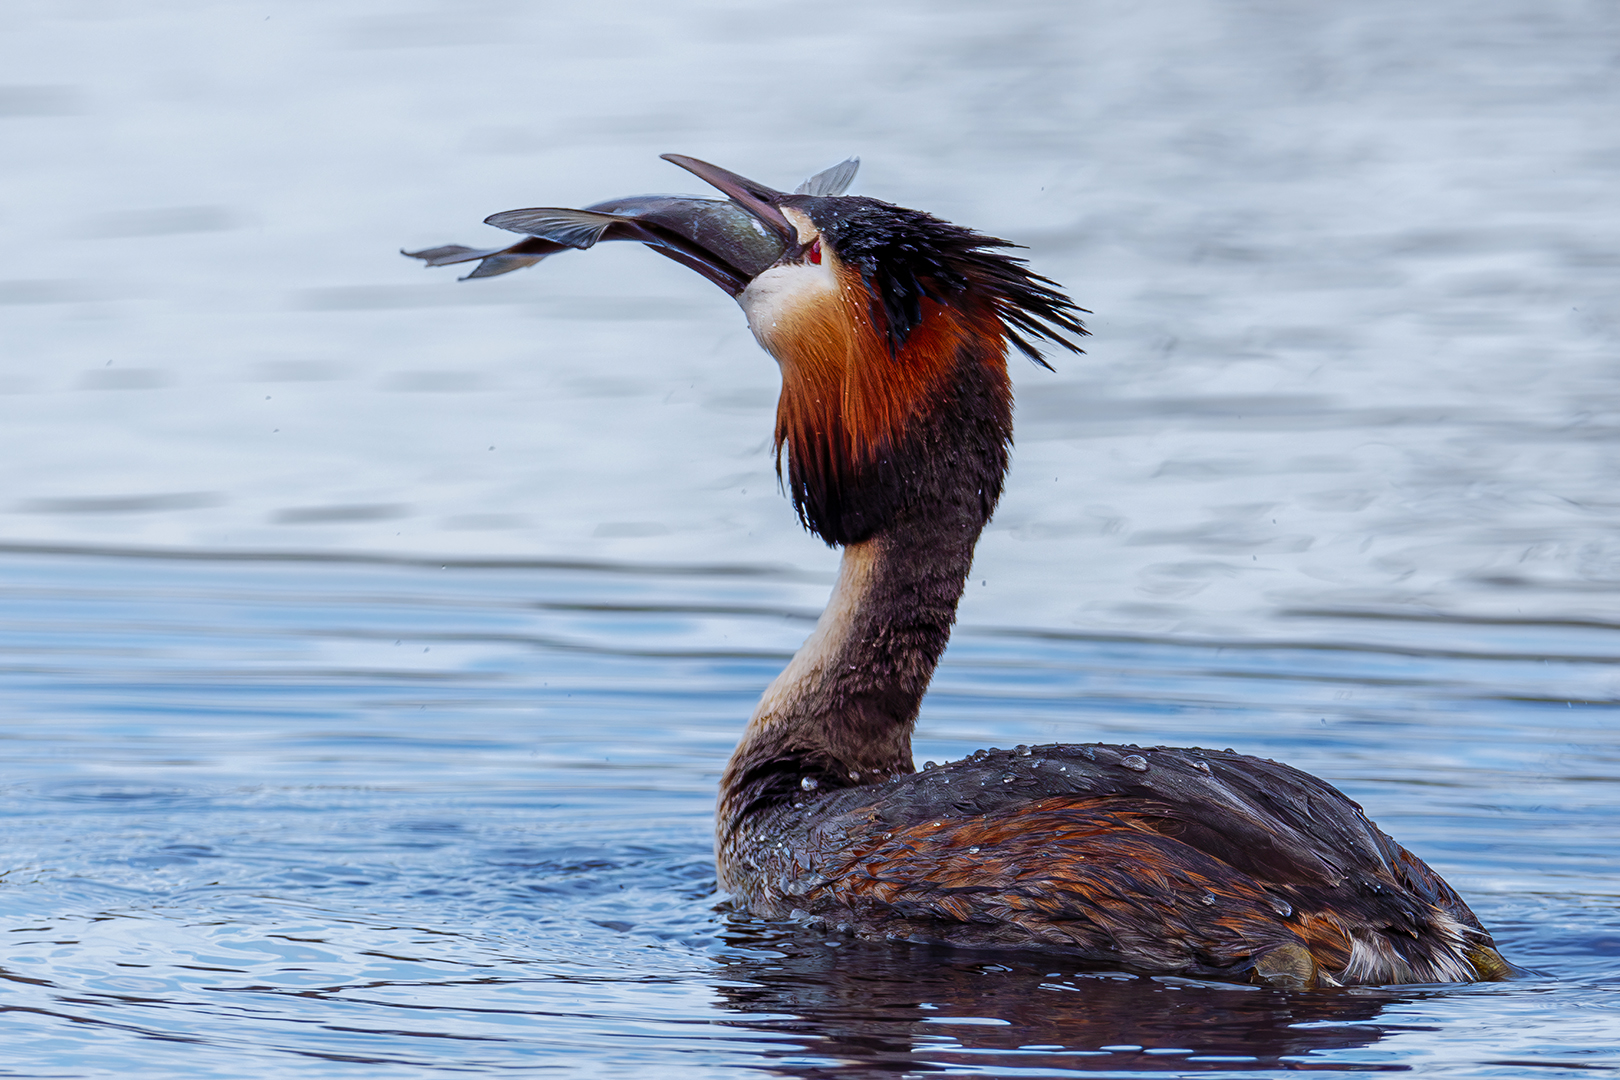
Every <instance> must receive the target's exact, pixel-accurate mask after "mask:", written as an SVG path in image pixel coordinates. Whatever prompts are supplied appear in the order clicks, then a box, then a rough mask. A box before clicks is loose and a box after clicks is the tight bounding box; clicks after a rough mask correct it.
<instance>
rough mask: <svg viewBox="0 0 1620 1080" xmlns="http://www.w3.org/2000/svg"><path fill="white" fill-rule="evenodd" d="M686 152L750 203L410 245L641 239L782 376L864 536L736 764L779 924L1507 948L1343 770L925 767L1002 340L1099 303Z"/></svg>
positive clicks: (450, 250)
mask: <svg viewBox="0 0 1620 1080" xmlns="http://www.w3.org/2000/svg"><path fill="white" fill-rule="evenodd" d="M665 158H666V159H667V160H669V161H671V162H673V163H674V164H676V165H679V166H681V167H682V168H685V169H687V170H688V171H690V172H692V173H694V174H696V175H697V176H699V177H701V178H702V179H703V180H705V181H706V182H708V183H709V184H711V185H713V186H714V187H715V188H717V189H719V191H720V192H722V193H723V194H724V195H725V196H727V198H726V199H713V198H695V197H689V196H673V195H644V196H634V197H630V198H625V199H618V200H614V201H612V202H607V203H600V204H597V205H596V206H593V207H590V208H589V209H586V210H569V209H558V208H541V209H531V210H513V211H508V212H506V213H502V214H496V215H494V216H492V217H490V218H488V219H486V220H487V221H488V223H489V224H492V225H497V226H499V227H501V228H504V229H508V230H510V231H513V232H519V233H523V234H525V235H526V239H524V240H521V241H519V242H518V243H516V244H514V245H512V246H510V247H506V248H491V249H487V250H481V251H480V250H474V249H471V248H466V247H460V246H450V247H439V248H431V249H428V250H425V251H418V252H411V253H408V254H411V255H412V257H414V258H419V259H423V260H425V261H426V262H427V263H428V264H429V265H433V266H439V265H445V264H449V263H456V262H470V261H475V260H476V261H478V263H479V265H478V267H477V268H476V269H475V270H474V271H473V273H472V274H471V275H469V276H471V277H487V276H491V275H494V274H500V273H505V272H507V271H509V270H515V269H518V268H519V267H523V266H528V265H531V264H533V263H535V262H538V261H539V260H541V259H543V258H545V257H547V256H549V255H552V254H556V253H557V252H560V251H564V250H567V249H569V248H576V249H577V248H588V247H590V246H592V245H593V244H595V243H596V242H597V241H598V240H604V239H607V240H615V239H623V240H639V241H641V242H642V243H645V244H647V245H649V246H650V247H653V248H654V249H655V250H657V251H658V252H660V253H661V254H663V255H666V256H668V257H670V258H672V259H675V260H676V261H677V262H680V263H682V264H683V265H686V266H688V267H691V268H692V269H694V270H696V271H698V272H699V273H701V274H703V275H704V276H705V277H707V278H708V279H709V280H710V281H713V282H714V283H715V284H717V285H719V286H720V287H722V288H723V289H725V290H726V291H727V292H729V293H730V294H731V295H732V296H733V297H735V298H736V299H737V301H738V303H739V304H741V305H742V309H743V311H744V313H745V314H746V315H747V317H748V325H749V327H750V329H752V330H753V332H754V336H755V337H756V338H757V339H758V341H759V343H760V345H762V346H763V347H764V348H765V350H766V351H767V352H769V353H770V354H771V355H772V356H773V357H775V358H776V360H777V363H778V364H779V365H780V367H781V373H782V393H781V399H780V401H779V402H778V405H777V412H776V448H777V454H778V470H779V471H780V470H781V463H782V455H783V454H784V453H785V455H786V473H785V476H784V482H785V486H786V488H787V491H788V493H789V494H790V495H791V496H792V499H793V505H794V507H795V508H796V509H797V511H798V514H799V518H800V520H801V521H802V522H803V523H804V526H805V527H806V528H807V529H809V530H810V531H811V532H813V533H815V534H816V535H817V536H820V537H821V538H822V539H823V540H825V541H826V542H827V543H828V544H830V545H836V546H840V547H842V548H843V549H844V554H843V561H842V563H841V566H840V569H839V573H838V582H837V584H836V586H835V587H834V588H833V592H832V596H831V599H830V600H829V601H828V604H827V608H826V610H825V612H824V613H823V614H822V616H821V619H820V621H819V622H818V623H817V624H816V628H815V630H814V632H813V633H812V634H811V635H810V638H809V640H808V641H806V642H805V644H804V646H803V647H802V648H801V649H800V650H799V651H798V653H797V654H796V655H795V656H794V657H793V660H792V662H791V663H789V664H788V666H787V669H786V670H785V671H783V672H782V674H781V675H780V676H778V677H777V679H776V681H775V682H773V683H772V684H771V685H770V687H769V688H768V689H767V690H766V691H765V695H764V697H762V698H761V699H760V702H759V706H758V707H757V708H756V709H755V710H754V715H753V719H752V720H751V721H750V722H749V724H748V728H747V730H746V732H745V733H744V735H743V737H742V742H741V743H740V745H738V747H737V750H736V752H735V753H734V754H733V755H732V757H731V761H730V764H729V765H728V766H727V768H726V771H725V774H724V777H723V779H722V780H721V782H720V798H719V805H718V812H717V821H716V841H715V848H716V862H717V864H718V868H719V879H720V884H721V886H722V887H723V888H725V889H726V890H727V891H728V892H730V894H731V895H732V897H733V898H734V900H735V901H736V902H737V903H738V904H740V905H742V906H744V907H746V908H747V909H748V910H749V911H751V912H753V913H755V914H756V915H760V916H763V917H766V918H773V919H785V918H790V917H792V918H800V919H808V920H810V921H815V922H822V923H826V924H831V925H836V926H838V927H840V928H844V929H846V930H847V931H849V932H852V933H855V934H857V935H859V936H861V937H864V938H871V939H885V938H886V939H896V940H904V941H914V942H929V943H939V944H946V945H955V946H964V947H971V948H976V949H983V948H993V949H1026V950H1027V949H1036V950H1041V951H1045V952H1050V953H1055V954H1062V955H1065V956H1068V957H1071V958H1073V959H1076V960H1079V961H1083V962H1086V963H1092V964H1102V965H1106V966H1109V967H1114V968H1125V969H1129V970H1132V971H1137V972H1143V973H1149V974H1174V975H1183V976H1194V977H1202V978H1215V979H1226V980H1253V981H1259V982H1266V983H1271V984H1274V985H1279V986H1289V987H1311V986H1335V985H1345V984H1352V983H1363V984H1365V983H1411V982H1467V981H1472V980H1476V979H1497V978H1502V977H1504V976H1505V975H1506V974H1508V972H1509V971H1510V968H1509V966H1508V965H1507V964H1506V962H1505V961H1503V959H1502V957H1501V956H1500V954H1498V953H1497V951H1496V948H1495V945H1494V943H1493V942H1492V940H1491V936H1490V934H1489V933H1487V932H1486V931H1485V929H1484V928H1483V927H1482V926H1481V925H1480V922H1479V920H1478V919H1477V918H1476V917H1475V916H1474V913H1473V912H1472V911H1470V910H1469V909H1468V906H1467V905H1466V904H1464V903H1463V901H1462V899H1461V898H1460V897H1459V896H1458V895H1457V894H1456V893H1455V892H1454V891H1452V889H1451V887H1450V886H1448V885H1447V884H1446V883H1445V882H1444V881H1443V880H1441V878H1440V877H1439V875H1437V874H1436V873H1435V872H1434V871H1433V870H1431V869H1429V867H1428V866H1426V865H1425V864H1424V863H1423V861H1422V860H1421V859H1419V858H1417V857H1416V856H1415V855H1412V854H1411V853H1410V852H1408V851H1406V850H1405V849H1404V848H1402V847H1401V846H1400V845H1399V844H1396V843H1395V842H1394V841H1393V840H1391V839H1390V838H1389V837H1387V836H1385V835H1384V834H1383V833H1382V832H1380V831H1379V830H1378V829H1377V828H1376V827H1375V826H1374V825H1373V824H1372V822H1370V821H1368V820H1367V818H1366V816H1365V815H1364V814H1363V813H1362V811H1361V808H1360V807H1359V806H1357V805H1356V804H1355V803H1353V802H1351V801H1350V800H1349V799H1348V798H1346V797H1345V796H1344V795H1342V794H1341V793H1340V792H1339V791H1337V790H1336V789H1334V788H1333V787H1331V786H1330V785H1328V784H1326V783H1324V782H1323V781H1321V780H1318V779H1316V778H1315V777H1313V776H1308V775H1306V774H1305V773H1302V772H1300V771H1298V770H1297V769H1291V768H1289V767H1288V766H1286V765H1280V764H1278V763H1276V762H1274V761H1266V760H1262V759H1260V758H1254V757H1249V756H1246V755H1243V754H1237V753H1233V752H1232V751H1229V750H1227V751H1217V750H1198V749H1172V748H1169V747H1152V748H1141V747H1136V746H1106V745H1099V744H1085V745H1054V746H1027V747H1026V746H1020V747H1018V748H1017V749H1015V750H989V751H985V750H981V751H978V752H977V753H975V754H973V755H972V756H971V757H969V758H966V759H964V760H962V761H957V762H951V763H949V764H946V765H941V766H930V767H927V768H925V769H924V770H923V771H922V772H917V771H916V770H915V767H914V765H913V763H912V757H911V731H912V728H913V726H914V725H915V723H916V720H917V712H918V708H919V706H920V704H921V702H922V697H923V693H924V692H925V691H926V690H927V689H928V683H929V680H930V679H931V678H932V677H933V673H934V668H935V666H936V665H937V664H938V662H939V658H940V654H941V653H942V652H943V651H944V648H945V643H946V641H947V639H948V638H949V637H950V633H951V624H952V623H953V622H954V621H955V618H956V605H957V602H958V600H960V599H961V596H962V589H963V585H964V584H965V582H966V580H967V574H968V571H969V568H970V565H971V563H972V560H973V549H974V545H975V544H976V543H977V541H978V538H979V533H980V532H981V531H982V530H983V528H984V526H985V523H986V522H987V521H988V520H989V519H990V515H991V512H992V511H993V510H994V509H995V506H996V501H997V499H998V498H999V497H1000V495H1001V489H1002V479H1003V477H1004V475H1005V473H1006V470H1007V456H1008V447H1009V446H1010V444H1011V441H1012V392H1011V386H1010V383H1009V381H1008V376H1007V363H1006V360H1007V350H1008V345H1009V344H1010V345H1011V346H1013V347H1015V348H1017V349H1018V350H1019V351H1020V352H1023V353H1024V354H1025V355H1027V356H1028V357H1030V358H1031V359H1032V360H1034V361H1035V362H1037V363H1040V364H1042V365H1043V366H1044V364H1045V361H1043V360H1042V359H1041V357H1040V354H1039V352H1038V351H1037V349H1036V346H1035V344H1034V342H1036V341H1044V342H1048V343H1051V344H1055V345H1057V346H1060V347H1062V348H1065V349H1068V350H1070V351H1072V352H1078V351H1079V349H1078V347H1077V346H1076V345H1075V344H1074V342H1073V341H1072V340H1069V338H1066V337H1065V336H1064V335H1065V334H1067V335H1070V336H1071V337H1072V336H1079V335H1082V334H1084V333H1085V330H1084V329H1083V328H1082V326H1081V324H1080V323H1079V321H1078V320H1077V316H1078V315H1079V314H1080V313H1081V309H1080V308H1078V307H1076V306H1075V305H1074V303H1073V302H1072V301H1070V300H1069V299H1068V297H1066V296H1064V295H1063V294H1062V293H1061V292H1059V291H1058V289H1057V286H1056V283H1054V282H1052V281H1050V280H1048V279H1046V278H1043V277H1040V276H1039V275H1037V274H1033V273H1031V272H1030V271H1029V270H1028V269H1027V268H1026V267H1025V265H1024V262H1023V260H1021V259H1016V258H1013V257H1011V256H1009V255H1007V254H1004V253H1003V251H1002V250H1001V249H1004V248H1008V247H1012V246H1013V245H1011V244H1009V243H1008V242H1007V241H1004V240H997V239H993V238H991V237H988V236H983V235H981V234H979V233H975V232H971V231H969V230H967V229H964V228H961V227H959V226H956V225H952V224H950V223H948V222H945V221H941V220H940V219H938V218H935V217H932V216H930V215H928V214H925V213H921V212H919V211H916V210H906V209H903V208H901V207H898V206H893V205H891V204H889V203H885V202H879V201H878V200H876V199H869V198H858V197H853V196H845V195H844V194H843V193H844V191H845V190H846V189H847V187H848V185H849V182H850V180H851V179H852V178H853V176H854V172H855V166H856V162H855V161H853V160H851V161H846V162H844V163H842V164H841V165H838V166H834V167H833V168H832V169H829V170H827V171H826V172H823V173H820V174H817V175H816V176H814V177H812V178H811V179H810V180H807V181H806V182H805V183H804V184H803V185H801V186H800V188H799V189H798V191H796V192H794V193H793V194H786V193H783V192H780V191H776V190H774V189H772V188H769V187H766V186H764V185H762V184H758V183H755V182H754V181H751V180H747V179H745V178H743V177H741V176H738V175H736V174H735V173H731V172H728V171H727V170H725V169H721V168H718V167H716V166H714V165H710V164H707V163H706V162H702V161H697V160H695V159H693V158H688V157H683V156H680V155H675V154H666V155H665Z"/></svg>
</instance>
